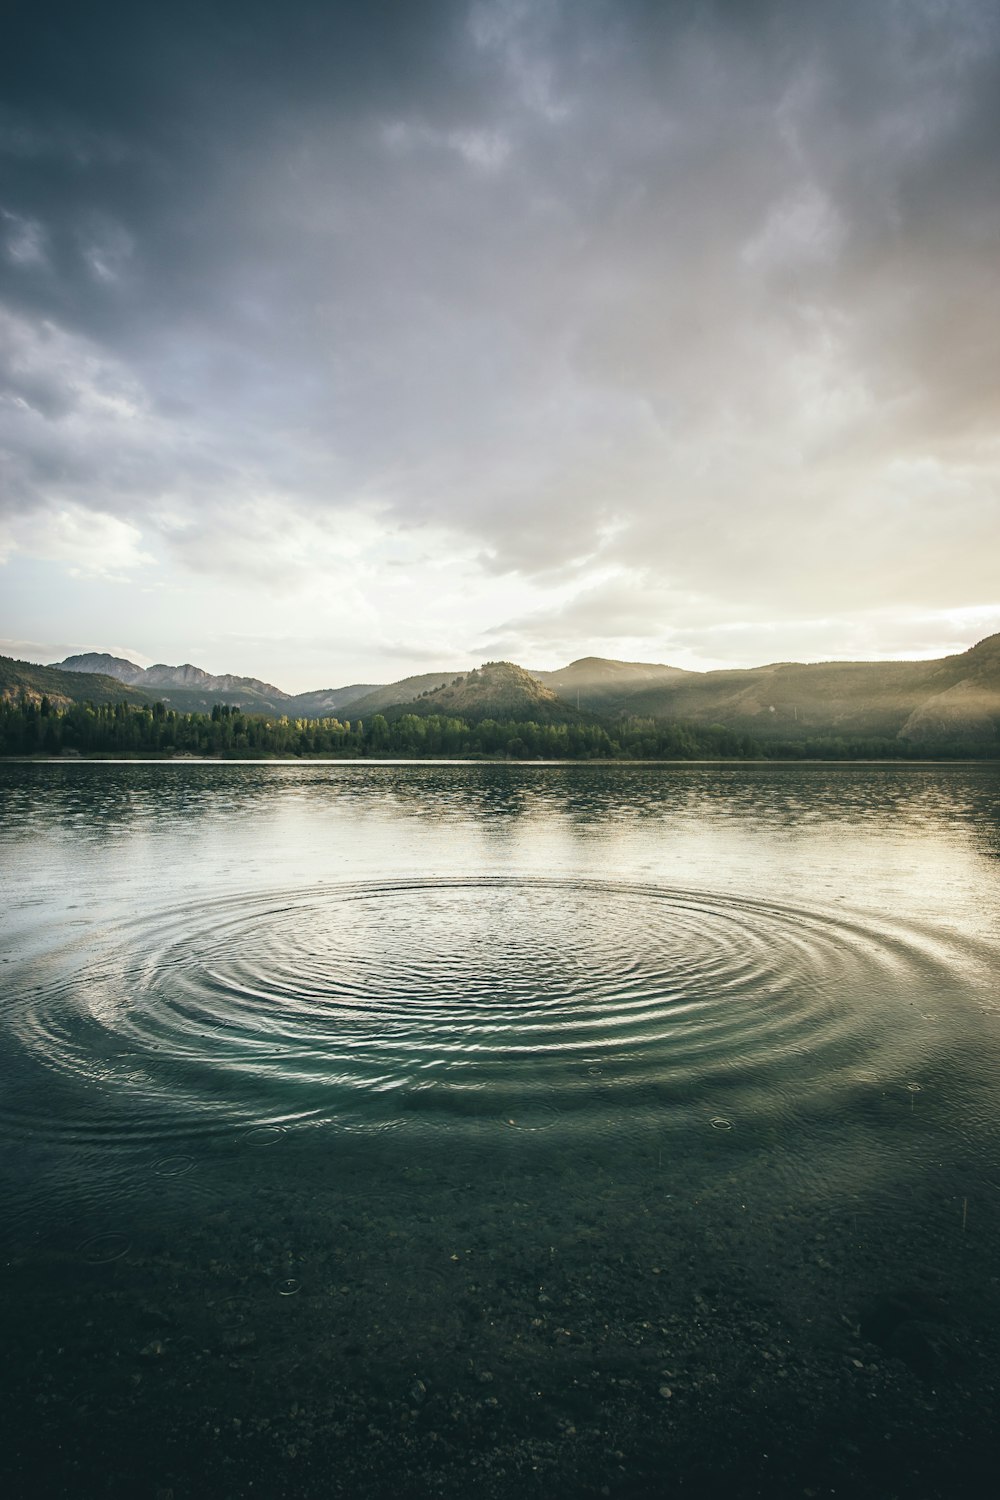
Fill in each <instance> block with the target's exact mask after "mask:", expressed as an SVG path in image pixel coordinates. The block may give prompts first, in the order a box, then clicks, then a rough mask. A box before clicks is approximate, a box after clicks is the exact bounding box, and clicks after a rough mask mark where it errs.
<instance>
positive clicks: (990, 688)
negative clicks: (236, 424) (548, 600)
mask: <svg viewBox="0 0 1000 1500" xmlns="http://www.w3.org/2000/svg"><path fill="white" fill-rule="evenodd" d="M47 673H48V674H54V675H52V676H45V674H47ZM81 674H83V675H86V678H87V682H86V686H85V687H83V686H82V685H81V687H80V688H78V687H77V682H76V679H78V678H79V676H80V675H81ZM22 688H23V690H24V691H26V692H28V693H29V694H35V695H40V694H41V693H47V694H48V696H49V697H50V698H51V699H52V700H53V701H54V702H56V703H68V702H72V701H74V700H83V699H87V698H89V699H91V700H93V701H95V702H108V701H112V700H113V699H114V698H116V697H117V698H119V699H121V698H125V699H128V700H130V701H133V702H142V701H144V700H148V699H149V698H159V699H161V700H162V701H163V702H165V703H167V704H168V705H169V706H170V707H173V708H177V709H179V710H182V711H197V712H208V711H210V710H211V708H212V706H213V704H215V703H228V704H230V705H232V706H233V707H238V708H242V709H243V710H244V711H246V712H248V713H258V714H266V715H268V716H272V717H281V716H283V715H287V716H288V717H289V718H322V717H327V716H330V715H334V716H336V717H338V718H342V719H350V720H352V721H356V720H357V719H363V720H366V721H367V720H369V719H371V718H372V717H373V715H374V714H376V713H382V714H385V715H386V716H387V717H390V718H398V717H399V716H400V714H402V713H419V714H432V713H441V714H447V715H450V716H453V717H456V718H464V719H467V720H470V721H476V720H479V719H483V718H498V719H514V718H522V719H534V720H535V721H536V722H538V723H555V722H560V723H566V722H574V721H576V720H577V719H580V718H584V717H588V718H589V716H590V715H593V714H597V715H600V716H601V717H603V718H604V719H605V720H606V721H609V723H611V724H612V725H613V723H614V722H616V721H618V720H620V719H622V718H627V719H651V720H655V721H660V722H663V721H668V722H676V721H680V722H683V723H689V724H692V725H695V726H699V727H702V726H708V725H723V726H725V727H726V728H727V729H731V730H734V731H736V732H738V733H741V734H749V735H751V736H752V737H753V738H754V739H756V740H757V741H759V742H761V743H762V744H765V745H766V744H767V743H769V742H774V741H775V740H804V739H818V738H829V737H839V738H842V739H843V738H851V737H853V738H866V739H875V738H882V739H893V740H901V741H904V742H909V743H913V744H918V745H922V746H927V747H929V748H933V747H934V745H935V744H941V745H944V744H946V743H949V742H962V743H965V742H969V743H974V744H976V745H977V746H980V747H982V746H983V745H992V744H997V745H1000V635H994V636H989V637H988V638H987V639H986V640H983V641H980V642H979V644H978V645H976V646H973V647H971V649H970V650H968V651H964V652H961V653H960V654H958V655H956V656H946V657H941V658H939V659H938V660H936V661H915V662H912V661H881V662H863V661H861V662H812V663H802V662H772V663H770V664H769V665H767V666H762V667H746V668H731V669H727V670H724V671H717V672H690V671H685V670H683V669H682V668H680V667H671V666H668V665H666V664H664V663H655V662H622V661H613V660H609V659H607V658H604V657H596V656H587V657H582V658H580V659H579V660H578V661H574V662H571V663H570V664H569V666H566V667H561V668H560V669H559V670H558V671H546V672H527V671H525V670H524V669H523V668H522V667H518V666H515V665H514V664H512V663H510V662H488V663H486V665H485V666H483V667H480V668H478V669H477V670H472V671H462V672H455V671H451V672H424V673H421V674H419V675H417V676H414V677H405V678H403V679H402V680H401V681H399V682H395V683H389V684H383V685H374V686H373V685H372V684H364V683H355V684H353V685H351V686H347V687H340V688H320V689H316V690H315V691H313V692H308V693H298V694H290V693H286V692H284V691H283V690H282V689H281V688H278V687H275V686H274V684H273V683H267V682H262V681H261V680H260V679H259V678H256V677H237V676H232V675H228V674H227V675H223V676H216V675H213V674H212V673H210V672H206V671H204V670H203V669H202V668H200V667H195V666H192V665H191V664H190V663H189V662H188V663H184V664H183V665H182V666H178V667H171V666H167V665H165V664H163V663H158V664H157V665H156V666H152V667H147V668H143V667H138V666H136V664H135V663H134V662H130V661H126V660H125V659H124V658H122V657H117V656H111V655H109V654H108V653H106V652H89V653H87V654H84V655H79V656H70V657H67V659H66V660H65V661H63V662H58V663H56V664H55V665H54V666H52V667H36V666H34V665H33V664H31V663H29V662H16V663H15V662H11V661H10V659H9V658H7V659H6V665H5V667H4V673H3V674H0V693H3V694H5V695H6V696H11V695H14V696H16V695H17V693H18V692H20V691H21V690H22Z"/></svg>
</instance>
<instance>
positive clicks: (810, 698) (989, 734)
mask: <svg viewBox="0 0 1000 1500" xmlns="http://www.w3.org/2000/svg"><path fill="white" fill-rule="evenodd" d="M628 711H629V713H630V714H632V715H635V716H638V717H644V718H651V719H660V720H663V719H669V720H682V721H685V722H687V723H691V724H696V725H707V724H723V725H725V726H726V727H727V728H730V729H734V730H736V731H739V732H741V733H749V734H751V735H753V736H754V737H755V738H756V739H759V740H773V739H799V738H805V737H809V736H818V735H837V736H846V735H855V736H868V737H871V736H879V737H884V738H893V739H895V738H901V739H909V740H922V741H925V742H932V741H933V740H935V739H945V738H949V737H954V736H956V735H957V736H959V737H962V738H969V737H971V738H973V739H976V740H984V739H985V740H991V739H994V738H1000V735H998V729H997V726H998V724H1000V636H990V637H988V638H987V639H986V640H984V641H980V642H979V644H978V645H976V646H973V647H972V648H971V649H970V650H969V651H965V652H962V653H961V655H958V656H946V657H942V658H940V659H938V660H936V661H913V662H910V661H880V662H814V663H808V664H804V663H800V662H775V663H772V664H771V665H769V666H765V667H747V668H740V669H732V670H727V671H719V672H688V673H684V674H682V675H680V676H678V677H677V678H676V679H674V680H670V681H664V682H662V683H660V684H658V685H648V686H639V687H637V688H636V690H635V691H633V692H632V693H630V695H629V704H628Z"/></svg>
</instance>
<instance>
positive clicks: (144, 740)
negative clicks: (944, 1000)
mask: <svg viewBox="0 0 1000 1500" xmlns="http://www.w3.org/2000/svg"><path fill="white" fill-rule="evenodd" d="M996 753H997V752H996V747H995V745H989V744H983V743H982V742H980V743H978V744H977V743H975V742H968V741H963V740H951V741H946V742H944V741H936V742H935V743H933V744H915V743H912V742H908V741H900V740H898V739H879V738H863V737H858V736H850V737H844V738H840V737H836V736H823V737H813V738H803V739H797V740H788V741H780V740H777V741H776V740H767V741H765V742H759V741H757V740H755V739H754V738H753V737H752V736H750V735H748V734H740V733H737V732H735V731H733V730H730V729H726V728H725V727H723V726H722V725H709V726H708V727H702V726H693V725H689V724H668V723H662V722H658V721H655V720H653V719H640V718H628V719H622V720H619V721H616V722H610V721H609V722H608V723H607V724H606V725H602V724H596V723H594V724H591V723H583V724H538V723H535V722H533V721H530V720H528V721H525V722H518V721H498V720H494V719H484V720H482V721H481V722H480V723H478V724H469V723H467V722H466V721H465V720H464V719H460V718H452V717H449V716H447V715H443V714H430V715H418V714H403V715H401V716H400V717H399V718H396V719H394V720H392V721H391V722H390V721H388V720H387V719H386V718H385V717H384V716H383V715H382V714H375V715H374V716H373V717H372V718H371V719H370V720H369V721H368V722H362V721H361V720H360V719H358V720H355V721H354V722H342V721H341V720H339V719H336V718H326V719H292V718H267V717H264V716H262V715H256V714H245V713H243V712H242V711H241V710H240V709H237V708H230V707H228V706H227V705H224V704H217V705H216V707H215V708H213V710H212V712H211V714H202V713H181V712H179V711H178V710H176V709H172V708H167V707H166V706H165V705H164V704H162V703H153V704H149V705H141V706H136V705H134V704H129V703H124V702H121V703H102V704H92V703H75V704H71V705H69V706H67V707H63V706H58V705H55V704H53V703H51V702H50V701H49V700H48V699H47V698H45V697H43V698H42V699H41V700H40V701H37V702H33V701H31V700H29V699H28V698H27V697H26V696H23V697H21V698H20V699H14V700H12V699H5V700H2V701H0V755H8V756H10V755H18V756H23V755H42V756H47V755H67V754H68V755H74V754H77V755H108V756H130V755H135V756H146V755H152V756H165V757H166V756H178V755H181V756H183V755H189V756H190V755H196V756H203V755H211V756H222V757H232V758H244V757H248V758H252V757H258V756H260V757H269V756H279V757H280V756H323V757H328V756H332V757H337V756H341V757H345V758H347V757H358V756H413V757H421V756H491V757H496V756H499V757H509V758H512V759H517V760H522V759H534V758H542V759H558V760H593V759H609V758H612V759H626V760H651V759H700V758H705V757H707V758H712V759H714V758H726V759H741V760H746V759H755V758H758V757H759V758H765V759H768V760H775V759H782V760H784V759H803V758H814V757H819V758H831V759H838V760H840V759H858V758H878V759H893V760H900V759H920V758H928V757H930V758H934V759H941V758H959V757H961V758H967V757H974V758H977V759H988V758H991V757H995V756H996Z"/></svg>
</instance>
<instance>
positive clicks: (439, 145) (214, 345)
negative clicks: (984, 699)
mask: <svg viewBox="0 0 1000 1500" xmlns="http://www.w3.org/2000/svg"><path fill="white" fill-rule="evenodd" d="M13 15H14V19H13V23H12V24H9V25H8V45H7V47H6V49H5V53H4V61H3V63H2V64H0V68H2V75H0V83H2V91H0V92H2V97H3V99H4V100H5V104H4V107H3V111H2V113H0V174H2V175H0V299H2V305H3V317H4V325H3V327H4V347H5V350H6V354H5V358H4V359H3V361H2V362H0V444H2V447H3V450H4V463H5V474H6V478H5V481H4V497H5V498H4V502H3V503H4V505H5V506H6V507H7V508H13V509H16V510H17V511H18V512H19V513H20V512H23V511H31V510H33V509H37V510H38V511H40V512H44V511H45V510H46V509H49V508H51V507H53V506H54V505H56V504H58V503H62V502H64V501H67V500H69V501H71V502H73V503H74V504H79V505H83V506H85V507H91V508H93V509H94V510H99V511H102V512H109V513H112V514H115V515H119V516H121V517H122V518H126V519H132V520H135V521H136V522H137V523H139V524H140V525H142V526H149V527H152V528H153V529H154V530H156V529H157V528H159V530H160V532H161V533H162V535H163V536H164V537H166V538H167V539H168V542H169V545H170V546H172V547H173V548H174V549H175V550H176V551H177V552H178V553H179V555H181V556H183V557H186V558H187V559H188V560H189V561H190V562H192V563H194V564H196V565H198V566H201V567H204V566H210V567H220V566H225V565H226V563H227V561H228V562H229V563H230V564H231V565H232V566H233V567H234V568H244V567H246V568H247V569H248V570H249V571H250V572H252V571H253V566H252V562H251V561H249V560H248V555H249V552H250V551H252V550H253V548H254V547H256V548H257V549H258V550H259V552H260V555H261V559H262V565H263V566H266V557H267V551H268V544H267V532H268V526H269V524H270V525H272V526H276V525H279V524H280V525H282V526H287V527H292V526H294V525H296V524H298V522H299V521H302V522H303V524H306V523H308V525H309V526H310V527H315V526H317V525H319V526H320V527H322V526H328V527H329V528H330V531H331V535H332V536H333V539H334V544H335V540H336V531H337V527H338V525H339V520H338V518H339V517H340V516H341V515H342V514H343V513H344V512H345V511H347V510H349V509H352V508H354V509H356V508H358V507H361V508H362V509H363V508H364V507H366V506H367V507H374V508H375V510H376V512H377V513H378V514H379V515H383V516H385V517H386V518H387V523H391V524H392V525H395V526H397V527H399V528H401V529H402V531H403V532H404V533H405V532H406V531H407V530H408V529H409V530H412V529H414V528H416V527H421V528H423V527H427V526H433V527H436V528H443V529H444V531H446V532H447V531H451V532H453V533H456V534H460V535H461V536H463V537H464V538H465V541H466V544H467V545H472V546H473V547H475V548H477V549H479V553H480V558H481V562H482V565H483V566H484V567H485V568H487V569H491V570H494V571H501V572H502V571H504V570H509V569H517V570H520V571H521V572H522V573H526V574H531V575H533V576H535V577H537V578H538V579H539V581H540V582H541V583H542V584H544V585H546V586H550V585H554V584H560V583H563V582H572V581H573V580H574V579H580V580H583V579H585V578H586V577H587V576H588V569H590V570H592V569H594V568H610V569H612V570H618V571H617V573H615V575H614V576H616V577H626V578H627V577H628V575H629V572H630V570H631V571H632V572H633V573H634V574H635V576H636V577H637V578H638V577H640V576H641V578H642V580H643V584H642V587H643V588H646V587H647V583H648V580H650V579H652V583H651V584H650V585H649V586H650V587H651V588H652V590H653V593H652V595H650V597H651V598H652V597H654V596H655V597H656V598H658V599H666V598H667V597H668V596H670V597H674V598H675V599H678V600H681V601H682V604H681V605H678V607H684V608H686V607H688V605H689V601H690V597H691V596H692V594H693V595H696V596H698V597H703V598H708V599H710V598H711V597H713V596H714V597H725V598H729V599H731V598H732V597H734V596H738V597H739V598H741V599H744V600H746V601H747V603H748V605H751V606H753V608H755V609H756V608H762V607H764V606H765V605H767V604H768V602H770V604H771V606H772V607H777V608H784V609H790V610H795V611H799V612H801V610H802V609H803V608H805V607H806V606H807V604H808V603H809V602H810V601H812V602H814V603H816V604H817V607H819V608H827V609H852V608H856V607H859V606H861V605H864V604H865V603H869V602H871V600H872V599H873V597H875V596H879V595H881V596H888V597H890V598H891V597H898V598H899V599H900V600H901V601H906V602H910V603H916V602H918V601H919V600H924V602H926V603H928V604H931V603H936V604H947V603H954V602H956V601H957V600H958V599H961V598H972V599H978V598H980V597H986V596H987V595H989V596H990V597H991V596H992V593H993V592H994V591H995V590H994V585H993V584H992V575H991V571H990V563H989V559H990V556H991V553H992V547H991V545H990V541H991V537H992V535H993V533H994V531H995V525H996V520H997V465H998V455H997V452H996V447H995V439H994V436H993V434H994V433H995V431H996V427H997V418H998V416H1000V411H998V404H1000V403H998V387H997V380H996V374H995V372H996V370H997V368H1000V316H998V308H1000V300H998V292H1000V284H998V283H1000V269H998V268H1000V257H998V254H997V252H998V248H1000V243H998V242H1000V191H998V190H1000V150H998V145H1000V28H998V14H997V12H996V9H995V7H994V6H992V5H991V4H989V3H987V0H982V3H980V0H965V3H962V0H958V3H954V4H947V5H946V4H943V3H939V0H926V3H921V0H915V3H908V4H902V3H899V4H896V3H888V0H865V3H861V0H855V3H850V0H849V3H845V4H840V5H837V6H831V5H826V4H805V3H794V4H793V3H777V0H774V3H764V0H761V3H754V4H748V3H742V0H741V3H738V4H737V3H735V0H734V3H731V4H723V3H716V4H698V3H685V4H668V3H648V4H643V3H638V0H614V3H612V0H607V3H603V4H601V3H596V0H575V3H569V0H564V3H556V0H536V3H527V0H509V3H499V0H483V3H473V4H457V3H456V4H446V3H440V4H414V3H403V0H400V3H395V4H390V3H383V4H373V3H367V4H349V5H329V4H326V5H319V4H316V5H306V4H299V3H291V4H286V5H283V6H280V7H277V6H274V5H271V4H268V5H264V4H257V5H254V4H240V5H218V4H216V5H205V4H199V5H198V6H193V5H181V6H160V5H157V6H148V5H143V4H129V5H121V6H110V5H104V6H102V5H96V6H95V5H91V6H80V5H58V4H57V5H51V6H48V7H45V8H43V9H42V10H39V8H38V7H37V6H33V7H30V8H29V6H27V5H16V6H15V7H14V13H13ZM251 511H252V514H253V524H252V526H251V525H248V526H247V527H246V528H245V529H244V531H245V534H244V535H242V536H239V535H238V534H239V532H240V515H241V512H245V513H247V514H249V513H250V512H251ZM227 534H228V535H230V536H231V537H232V538H233V543H232V546H231V549H230V550H229V551H228V552H227V543H226V536H227ZM860 534H864V536H865V539H866V548H865V549H864V559H863V561H862V560H860V559H859V548H858V537H859V535H860ZM255 539H256V540H255ZM237 542H238V545H237ZM587 586H588V587H589V588H590V593H589V594H588V595H586V596H584V597H585V598H587V599H589V600H590V603H591V609H592V614H591V616H590V618H592V619H593V620H594V621H595V622H598V623H599V622H600V620H601V619H602V614H601V610H602V607H606V611H607V619H608V622H609V625H610V624H611V623H612V622H613V619H615V618H617V615H616V613H615V612H616V611H619V610H620V607H621V599H620V589H619V587H618V585H617V584H616V585H615V587H614V588H613V589H611V591H610V593H609V591H608V589H607V588H605V587H604V586H603V585H600V584H595V583H594V582H593V581H592V582H591V583H590V584H589V585H587ZM664 590H666V591H667V593H666V594H664V593H663V591H664ZM671 590H672V591H673V594H672V595H670V591H671ZM984 590H985V591H986V594H984ZM657 591H659V592H657ZM612 596H613V597H612ZM684 600H687V601H688V604H683V601H684ZM602 601H604V602H605V603H604V606H602ZM664 607H665V608H666V607H667V606H666V605H664ZM554 608H556V612H557V613H558V612H559V611H562V610H563V608H564V607H563V605H562V604H560V605H559V606H557V607H554ZM574 618H575V616H574Z"/></svg>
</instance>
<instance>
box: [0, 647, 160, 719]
mask: <svg viewBox="0 0 1000 1500" xmlns="http://www.w3.org/2000/svg"><path fill="white" fill-rule="evenodd" d="M114 659H115V658H114V657H109V658H108V660H109V661H113V660H114ZM127 665H129V666H131V665H132V664H131V662H129V663H127ZM22 693H23V694H24V696H25V697H26V698H27V699H28V701H29V702H31V703H39V702H41V700H42V698H48V700H49V702H50V703H51V704H53V705H54V706H55V707H56V708H68V707H69V705H70V704H71V703H80V702H84V701H89V702H91V703H123V702H124V703H149V702H150V701H151V700H150V698H149V697H148V695H147V694H146V693H141V692H138V691H137V690H136V689H135V688H132V687H129V686H128V684H127V683H123V682H122V681H121V679H120V678H118V677H114V676H112V675H111V674H110V673H106V672H95V673H90V674H88V676H87V681H86V684H85V685H84V684H83V683H81V681H80V678H79V675H78V674H77V673H74V672H72V671H63V670H62V669H61V668H59V667H40V666H38V665H37V663H36V662H33V661H15V660H14V658H13V657H10V656H0V698H13V699H17V698H20V696H21V694H22Z"/></svg>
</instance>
